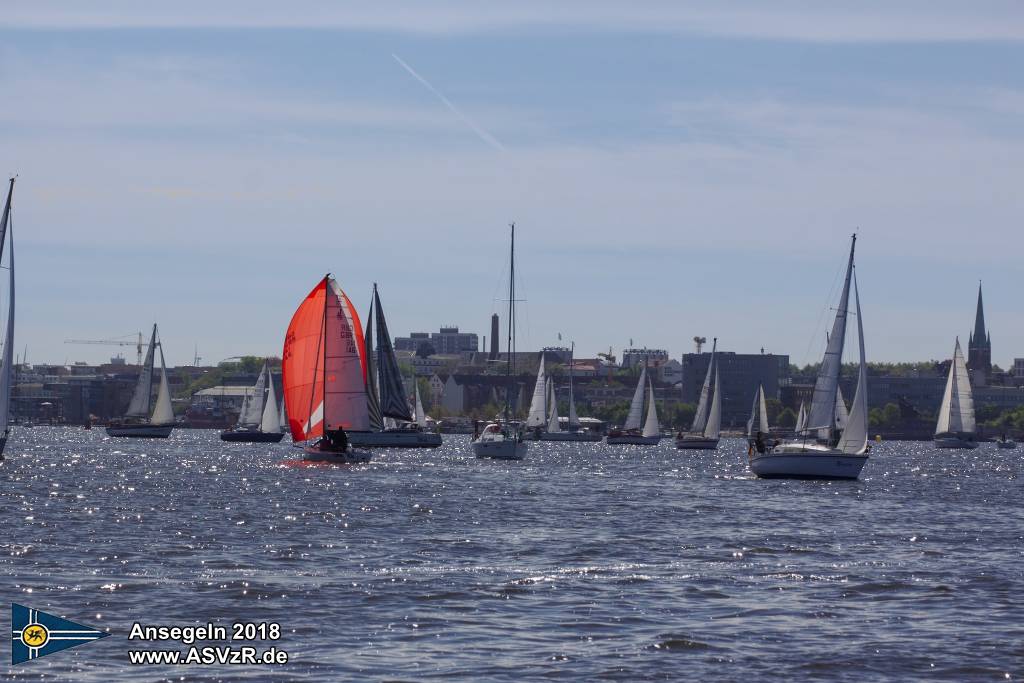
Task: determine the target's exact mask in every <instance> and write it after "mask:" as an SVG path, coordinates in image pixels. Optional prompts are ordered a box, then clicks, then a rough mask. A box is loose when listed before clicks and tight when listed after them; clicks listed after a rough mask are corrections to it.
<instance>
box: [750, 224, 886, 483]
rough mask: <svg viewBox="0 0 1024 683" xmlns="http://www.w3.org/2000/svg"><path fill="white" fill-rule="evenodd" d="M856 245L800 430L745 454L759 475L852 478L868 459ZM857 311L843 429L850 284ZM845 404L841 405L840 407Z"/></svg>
mask: <svg viewBox="0 0 1024 683" xmlns="http://www.w3.org/2000/svg"><path fill="white" fill-rule="evenodd" d="M856 245H857V236H856V235H854V236H853V239H852V242H851V244H850V258H849V261H848V262H847V266H846V278H845V280H844V283H843V291H842V294H841V295H840V298H839V308H838V309H837V310H836V317H835V321H834V322H833V324H832V333H831V334H830V335H829V337H828V344H827V345H826V348H825V355H824V357H823V358H822V361H821V368H820V369H819V371H818V378H817V380H816V381H815V384H814V394H813V397H812V399H811V408H810V410H809V411H808V412H807V419H806V423H805V424H804V425H803V429H802V430H801V431H800V432H799V433H798V434H797V435H796V436H795V437H794V438H793V439H789V440H786V441H784V442H783V443H782V444H780V445H778V446H775V447H774V448H766V449H765V451H764V452H763V453H762V452H760V451H759V450H758V451H755V452H753V453H751V454H750V469H751V471H753V472H754V474H756V475H757V476H759V477H764V478H787V479H856V478H857V477H859V476H860V472H861V470H862V469H863V468H864V463H866V462H867V460H868V383H867V362H866V361H865V357H864V324H863V320H862V318H861V314H860V294H859V293H858V291H857V279H856V276H855V275H854V264H853V254H854V248H855V247H856ZM851 283H852V285H853V294H854V298H855V300H856V310H857V339H858V342H859V348H860V365H859V369H858V373H857V389H856V391H855V392H854V395H853V406H852V408H851V409H850V413H849V416H848V418H847V421H846V427H845V429H843V428H840V427H838V426H837V417H836V416H837V414H838V412H837V406H836V402H837V401H839V400H840V393H839V374H840V371H841V370H842V357H843V344H844V341H845V338H846V321H847V318H848V317H849V304H850V285H851ZM844 408H845V406H844Z"/></svg>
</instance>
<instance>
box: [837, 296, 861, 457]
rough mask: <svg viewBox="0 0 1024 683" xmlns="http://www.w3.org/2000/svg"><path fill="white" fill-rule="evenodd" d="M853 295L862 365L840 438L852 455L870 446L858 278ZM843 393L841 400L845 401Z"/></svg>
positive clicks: (843, 449)
mask: <svg viewBox="0 0 1024 683" xmlns="http://www.w3.org/2000/svg"><path fill="white" fill-rule="evenodd" d="M853 296H854V300H855V301H856V304H857V341H858V343H859V346H860V367H859V368H858V370H857V389H856V390H855V391H854V392H853V405H852V407H851V410H850V413H849V415H847V418H846V426H845V428H844V429H843V434H842V436H841V437H840V439H839V450H841V451H842V452H843V453H849V454H851V455H860V454H862V453H864V452H866V451H867V448H868V371H867V362H866V361H865V360H864V323H863V320H862V319H861V315H860V293H859V292H858V291H857V278H856V276H854V280H853ZM842 399H843V395H842V393H840V394H839V401H840V403H842V405H843V409H844V410H845V409H846V404H845V403H843V400H842Z"/></svg>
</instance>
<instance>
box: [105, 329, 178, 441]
mask: <svg viewBox="0 0 1024 683" xmlns="http://www.w3.org/2000/svg"><path fill="white" fill-rule="evenodd" d="M158 348H159V349H160V386H159V388H158V389H157V392H156V403H155V404H154V403H153V369H154V368H153V366H154V363H155V360H156V350H157V349H158ZM150 411H152V412H150ZM172 429H174V409H173V408H172V407H171V392H170V389H168V383H167V365H166V364H165V363H164V347H163V344H161V343H160V341H159V339H158V336H157V329H156V324H154V325H153V334H152V335H151V336H150V339H149V350H148V351H146V360H145V362H144V363H143V364H142V367H141V368H139V379H138V381H137V382H136V384H135V392H134V393H133V394H132V400H131V403H129V404H128V412H126V413H125V416H124V418H123V419H121V420H119V421H116V422H111V423H110V424H109V425H107V435H108V436H130V437H135V438H141V439H166V438H167V437H169V436H170V435H171V430H172Z"/></svg>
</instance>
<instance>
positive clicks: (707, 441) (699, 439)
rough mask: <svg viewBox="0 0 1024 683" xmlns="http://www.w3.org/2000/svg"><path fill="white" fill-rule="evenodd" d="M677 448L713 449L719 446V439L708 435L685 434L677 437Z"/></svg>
mask: <svg viewBox="0 0 1024 683" xmlns="http://www.w3.org/2000/svg"><path fill="white" fill-rule="evenodd" d="M676 448H681V449H684V450H701V451H713V450H715V449H716V448H718V439H711V438H708V437H706V436H698V435H696V434H694V435H693V436H690V435H689V434H684V435H683V436H682V437H676Z"/></svg>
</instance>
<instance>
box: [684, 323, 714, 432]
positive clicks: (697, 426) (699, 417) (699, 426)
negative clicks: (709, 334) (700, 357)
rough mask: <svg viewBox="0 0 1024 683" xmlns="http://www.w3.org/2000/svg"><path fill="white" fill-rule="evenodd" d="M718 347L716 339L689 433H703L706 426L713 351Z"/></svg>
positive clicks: (709, 405) (712, 368)
mask: <svg viewBox="0 0 1024 683" xmlns="http://www.w3.org/2000/svg"><path fill="white" fill-rule="evenodd" d="M717 346H718V339H715V341H714V342H713V343H712V346H711V360H709V361H708V371H707V373H705V375H704V384H702V385H701V387H700V399H699V400H698V401H697V412H695V413H694V415H693V424H692V425H690V431H691V432H703V431H704V427H706V426H707V424H708V414H709V412H710V409H711V404H710V400H709V399H710V398H711V377H712V372H713V371H714V369H715V351H716V348H717Z"/></svg>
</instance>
